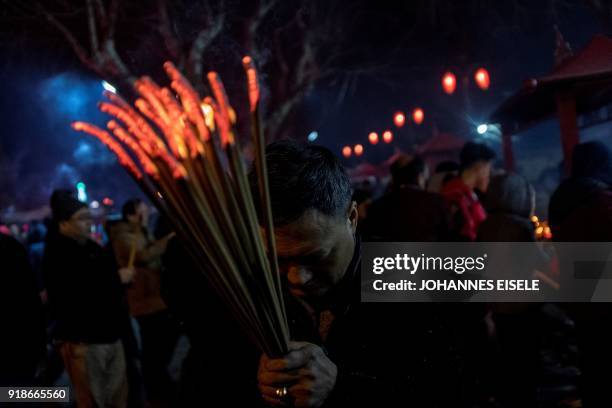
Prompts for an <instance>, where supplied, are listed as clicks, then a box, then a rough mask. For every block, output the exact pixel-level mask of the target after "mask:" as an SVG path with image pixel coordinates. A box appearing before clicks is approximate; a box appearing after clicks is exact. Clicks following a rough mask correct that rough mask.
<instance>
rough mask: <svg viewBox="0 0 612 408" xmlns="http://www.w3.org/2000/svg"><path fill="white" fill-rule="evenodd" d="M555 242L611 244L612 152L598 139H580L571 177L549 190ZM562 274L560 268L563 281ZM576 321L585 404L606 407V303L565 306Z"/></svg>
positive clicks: (610, 357)
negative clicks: (587, 140) (590, 140)
mask: <svg viewBox="0 0 612 408" xmlns="http://www.w3.org/2000/svg"><path fill="white" fill-rule="evenodd" d="M548 216H549V222H550V226H551V229H552V234H553V241H558V242H612V152H610V150H609V149H608V148H607V147H606V145H604V144H603V143H601V142H587V143H581V144H579V145H577V146H576V147H575V148H574V151H573V153H572V171H571V176H570V177H569V178H568V179H567V180H565V181H563V182H562V183H561V185H560V186H559V187H558V188H557V190H556V191H555V192H554V193H553V195H552V196H551V199H550V203H549V209H548ZM564 273H571V272H570V271H567V272H564V271H563V270H561V284H562V285H563V275H564ZM564 306H565V308H566V310H567V311H568V313H569V314H570V316H571V317H572V318H573V319H574V321H575V322H576V332H577V341H578V348H579V350H578V351H579V353H580V356H581V361H580V369H581V371H582V375H581V384H580V385H581V393H582V400H583V406H584V407H585V408H591V407H609V406H612V397H611V396H610V392H609V389H608V383H607V381H606V380H605V378H606V376H607V375H608V374H607V373H608V370H609V367H610V366H612V352H611V351H610V344H612V330H610V329H609V327H608V326H609V323H610V321H611V320H612V307H610V304H609V303H583V304H580V303H577V304H567V305H564Z"/></svg>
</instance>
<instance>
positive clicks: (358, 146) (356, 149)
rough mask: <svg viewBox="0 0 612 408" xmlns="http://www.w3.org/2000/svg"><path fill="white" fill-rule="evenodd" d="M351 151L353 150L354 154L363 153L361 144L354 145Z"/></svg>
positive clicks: (359, 154)
mask: <svg viewBox="0 0 612 408" xmlns="http://www.w3.org/2000/svg"><path fill="white" fill-rule="evenodd" d="M353 151H354V152H355V156H361V155H362V154H363V146H362V145H360V144H356V145H355V147H353Z"/></svg>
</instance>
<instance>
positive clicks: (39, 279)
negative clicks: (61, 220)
mask: <svg viewBox="0 0 612 408" xmlns="http://www.w3.org/2000/svg"><path fill="white" fill-rule="evenodd" d="M46 235H47V228H46V227H45V225H44V224H43V223H42V222H41V221H35V222H32V223H31V224H30V230H29V231H28V238H27V247H28V258H29V260H30V265H32V270H33V271H34V275H35V276H36V284H37V285H38V290H39V293H40V297H41V299H42V301H43V304H44V303H46V302H47V291H46V290H45V285H44V281H43V276H42V258H43V254H44V252H45V236H46Z"/></svg>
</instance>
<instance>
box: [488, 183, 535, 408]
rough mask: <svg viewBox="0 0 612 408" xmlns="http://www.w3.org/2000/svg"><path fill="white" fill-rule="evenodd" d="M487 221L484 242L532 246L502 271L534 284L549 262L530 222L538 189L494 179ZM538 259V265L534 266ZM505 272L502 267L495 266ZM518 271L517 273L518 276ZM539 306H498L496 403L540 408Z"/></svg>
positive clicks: (494, 309) (494, 310)
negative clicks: (538, 395)
mask: <svg viewBox="0 0 612 408" xmlns="http://www.w3.org/2000/svg"><path fill="white" fill-rule="evenodd" d="M483 203H484V205H485V208H486V211H487V218H486V220H484V221H483V222H482V224H480V226H479V228H478V241H480V242H532V243H533V246H532V247H531V246H529V245H526V246H525V249H524V250H525V251H530V252H531V251H533V252H532V253H530V254H526V255H527V256H525V257H522V259H517V260H516V261H515V262H514V263H513V264H512V265H511V267H510V270H507V271H503V270H499V271H498V273H500V275H502V276H508V277H509V278H512V279H532V278H533V276H534V275H535V274H538V273H541V272H537V271H538V270H540V269H545V267H546V258H545V256H544V254H543V253H542V252H541V251H540V250H539V248H538V247H537V246H536V243H535V230H534V225H533V223H532V222H531V219H530V218H531V216H532V215H533V211H534V207H535V190H534V189H533V187H532V186H531V184H530V183H529V182H528V181H527V179H526V178H525V177H523V176H521V175H518V174H514V173H508V174H500V175H496V176H494V177H493V178H492V179H491V182H490V184H489V188H488V190H487V194H486V195H485V197H484V199H483ZM534 260H535V261H536V262H534ZM497 267H498V268H503V266H502V265H497ZM517 271H519V274H518V276H517V273H516V272H517ZM536 311H537V305H530V304H527V303H518V302H516V303H495V304H493V305H492V321H493V322H494V325H495V333H496V339H495V340H496V344H497V346H498V352H497V358H496V359H495V364H494V367H493V368H492V371H493V372H494V373H495V376H496V380H497V381H496V383H497V384H499V386H497V387H496V391H495V394H496V398H497V399H498V400H499V402H501V403H502V405H503V406H508V407H535V406H537V383H536V376H535V374H536V373H537V368H538V360H539V354H538V352H539V348H538V342H537V319H536V318H537V314H536Z"/></svg>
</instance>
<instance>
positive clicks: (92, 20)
mask: <svg viewBox="0 0 612 408" xmlns="http://www.w3.org/2000/svg"><path fill="white" fill-rule="evenodd" d="M85 5H86V10H87V28H88V29H89V46H90V47H91V54H92V56H93V58H94V61H95V62H96V64H99V63H100V54H99V49H100V45H99V44H100V43H99V42H98V29H97V27H96V14H95V12H94V8H93V0H86V2H85Z"/></svg>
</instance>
